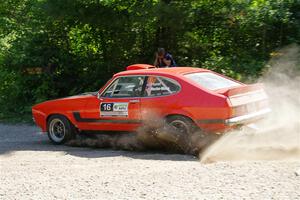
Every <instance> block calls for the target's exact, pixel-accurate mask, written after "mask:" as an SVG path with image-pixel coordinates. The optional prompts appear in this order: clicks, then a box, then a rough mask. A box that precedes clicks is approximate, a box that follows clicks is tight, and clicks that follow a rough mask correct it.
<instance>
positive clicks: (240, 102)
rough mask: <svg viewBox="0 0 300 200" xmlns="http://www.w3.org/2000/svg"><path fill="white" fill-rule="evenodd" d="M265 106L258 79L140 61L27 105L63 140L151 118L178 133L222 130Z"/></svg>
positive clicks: (252, 118) (131, 128)
mask: <svg viewBox="0 0 300 200" xmlns="http://www.w3.org/2000/svg"><path fill="white" fill-rule="evenodd" d="M269 112H270V109H269V107H268V98H267V95H266V93H265V91H264V89H263V87H262V85H260V84H253V85H247V84H244V83H241V82H239V81H236V80H233V79H231V78H228V77H226V76H223V75H220V74H218V73H215V72H213V71H210V70H207V69H200V68H192V67H172V68H155V67H154V66H151V65H146V64H135V65H131V66H128V67H127V70H126V71H123V72H120V73H117V74H115V75H114V76H113V77H112V78H111V79H110V80H109V81H108V82H107V83H106V84H105V85H104V86H103V87H102V88H101V89H100V90H99V91H98V92H94V93H85V94H81V95H77V96H71V97H66V98H61V99H56V100H50V101H46V102H43V103H40V104H37V105H35V106H33V107H32V113H33V119H34V121H35V123H36V124H37V125H38V126H39V127H40V128H41V129H42V130H43V132H47V134H48V137H49V139H50V140H51V141H52V142H53V143H54V144H62V143H65V142H67V141H68V140H71V139H72V138H74V137H75V136H76V134H78V133H79V132H80V133H81V132H82V133H84V132H87V131H109V132H111V133H112V134H113V133H114V132H123V131H126V132H133V133H134V132H135V131H136V130H137V129H138V128H139V127H142V126H144V125H145V124H146V123H147V121H149V120H150V119H153V118H154V119H156V120H158V119H159V120H160V121H163V122H164V124H167V125H168V126H172V127H174V128H175V129H176V130H178V131H180V132H181V133H186V134H189V133H190V132H191V131H194V130H195V128H196V129H198V130H201V131H204V132H206V133H209V134H216V133H223V132H226V131H228V130H230V129H233V128H237V127H241V126H244V125H247V124H250V123H254V122H256V121H257V120H260V119H261V118H263V117H265V116H266V114H267V113H269ZM192 127H193V128H192Z"/></svg>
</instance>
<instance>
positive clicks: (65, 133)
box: [47, 115, 75, 144]
mask: <svg viewBox="0 0 300 200" xmlns="http://www.w3.org/2000/svg"><path fill="white" fill-rule="evenodd" d="M47 132H48V137H49V139H50V140H51V142H52V143H54V144H63V143H65V142H67V141H69V140H71V139H73V138H74V137H75V129H74V126H73V125H72V124H71V123H70V121H69V120H68V119H67V118H66V117H64V116H62V115H53V116H51V117H50V118H49V120H48V123H47Z"/></svg>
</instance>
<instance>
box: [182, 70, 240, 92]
mask: <svg viewBox="0 0 300 200" xmlns="http://www.w3.org/2000/svg"><path fill="white" fill-rule="evenodd" d="M185 77H187V78H189V79H191V80H192V81H194V82H196V83H197V84H199V85H201V86H202V87H204V88H206V89H209V90H218V89H223V88H229V87H235V86H239V85H241V84H239V83H237V82H234V81H232V80H229V79H227V78H224V77H222V76H219V75H217V74H214V73H211V72H200V73H192V74H186V75H185Z"/></svg>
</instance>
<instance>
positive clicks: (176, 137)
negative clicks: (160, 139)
mask: <svg viewBox="0 0 300 200" xmlns="http://www.w3.org/2000/svg"><path fill="white" fill-rule="evenodd" d="M166 125H167V129H168V132H169V134H171V135H172V136H173V138H172V142H173V144H175V146H177V147H179V148H180V149H181V150H182V151H183V152H184V153H191V152H192V148H193V146H192V141H191V137H192V135H193V133H194V132H195V131H196V130H197V127H196V125H195V124H194V122H193V121H192V120H191V119H189V118H187V117H184V116H181V115H173V116H169V117H168V118H167V119H166ZM169 138H170V137H169Z"/></svg>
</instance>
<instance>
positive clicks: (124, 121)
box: [73, 112, 142, 124]
mask: <svg viewBox="0 0 300 200" xmlns="http://www.w3.org/2000/svg"><path fill="white" fill-rule="evenodd" d="M73 116H74V118H75V120H76V121H77V122H101V123H116V124H140V123H142V121H141V120H135V119H95V118H82V117H81V116H80V113H79V112H73Z"/></svg>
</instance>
